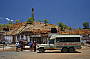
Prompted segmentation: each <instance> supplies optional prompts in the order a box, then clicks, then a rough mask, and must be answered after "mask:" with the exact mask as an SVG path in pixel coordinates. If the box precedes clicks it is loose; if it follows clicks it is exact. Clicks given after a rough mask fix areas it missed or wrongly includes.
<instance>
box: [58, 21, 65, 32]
mask: <svg viewBox="0 0 90 59" xmlns="http://www.w3.org/2000/svg"><path fill="white" fill-rule="evenodd" d="M57 24H58V26H59V27H60V28H61V31H64V26H65V25H64V23H62V22H59V23H57Z"/></svg>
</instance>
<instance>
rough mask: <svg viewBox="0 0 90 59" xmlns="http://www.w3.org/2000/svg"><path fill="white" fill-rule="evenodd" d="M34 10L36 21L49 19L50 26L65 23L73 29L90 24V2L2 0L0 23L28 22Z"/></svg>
mask: <svg viewBox="0 0 90 59" xmlns="http://www.w3.org/2000/svg"><path fill="white" fill-rule="evenodd" d="M32 8H34V9H35V20H36V21H38V20H43V19H48V20H49V23H50V24H57V23H58V22H63V23H65V24H66V25H68V26H70V27H73V28H78V27H81V28H82V23H83V22H89V23H90V0H0V23H3V24H5V23H7V22H8V21H7V20H13V21H15V20H17V19H20V20H21V22H24V21H27V18H28V17H31V15H32V14H31V10H32Z"/></svg>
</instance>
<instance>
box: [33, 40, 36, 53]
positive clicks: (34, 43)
mask: <svg viewBox="0 0 90 59" xmlns="http://www.w3.org/2000/svg"><path fill="white" fill-rule="evenodd" d="M33 48H34V52H36V41H34V42H33Z"/></svg>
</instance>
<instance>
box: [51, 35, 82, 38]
mask: <svg viewBox="0 0 90 59" xmlns="http://www.w3.org/2000/svg"><path fill="white" fill-rule="evenodd" d="M56 37H81V35H52V36H51V38H50V39H55V38H56Z"/></svg>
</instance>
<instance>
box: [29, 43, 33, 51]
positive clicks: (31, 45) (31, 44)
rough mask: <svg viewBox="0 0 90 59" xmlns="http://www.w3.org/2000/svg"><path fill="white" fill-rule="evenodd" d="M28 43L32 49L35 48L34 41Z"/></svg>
mask: <svg viewBox="0 0 90 59" xmlns="http://www.w3.org/2000/svg"><path fill="white" fill-rule="evenodd" d="M28 45H29V46H30V50H31V51H32V49H33V42H29V43H28Z"/></svg>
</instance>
